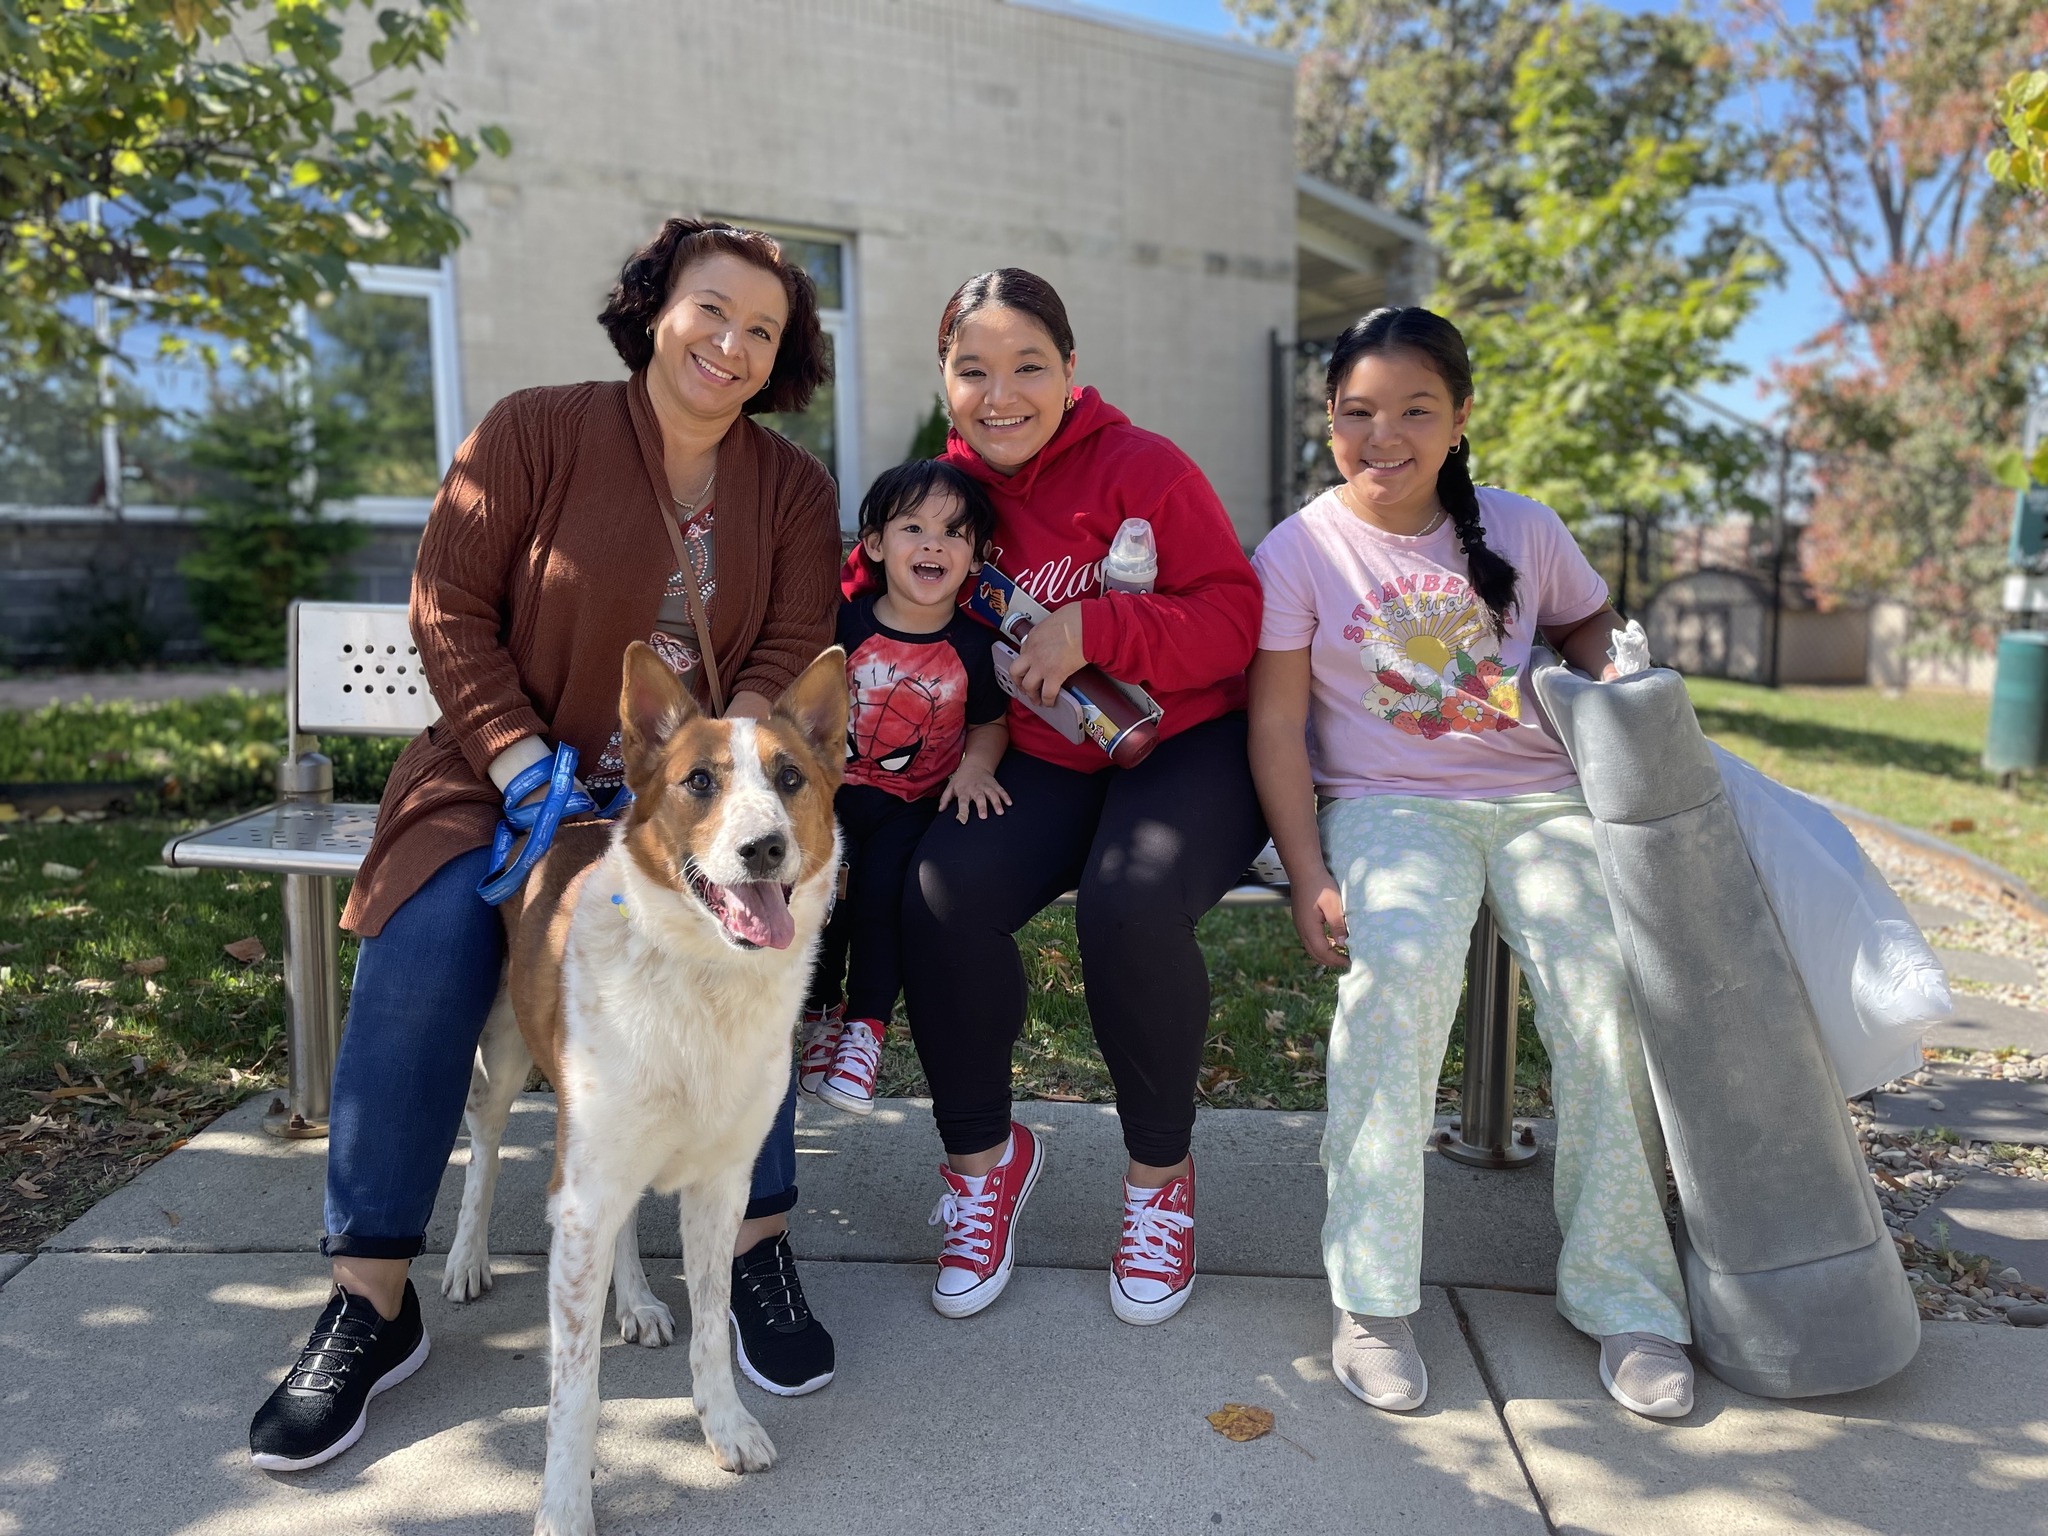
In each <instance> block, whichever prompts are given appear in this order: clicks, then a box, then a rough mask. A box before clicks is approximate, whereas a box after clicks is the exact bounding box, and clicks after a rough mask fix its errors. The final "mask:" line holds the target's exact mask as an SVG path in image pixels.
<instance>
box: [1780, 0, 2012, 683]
mask: <svg viewBox="0 0 2048 1536" xmlns="http://www.w3.org/2000/svg"><path fill="white" fill-rule="evenodd" d="M1739 14H1740V15H1742V16H1743V17H1745V18H1746V20H1747V22H1748V31H1747V33H1746V34H1745V35H1744V37H1743V38H1742V39H1741V42H1742V62H1743V63H1744V65H1745V66H1746V68H1747V70H1748V72H1749V74H1750V75H1751V76H1752V78H1754V79H1755V80H1757V81H1758V82H1759V83H1760V84H1762V85H1765V86H1767V87H1769V88H1771V89H1772V90H1773V91H1774V92H1775V93H1776V95H1777V97H1778V99H1779V100H1780V101H1781V102H1782V103H1783V106H1782V109H1781V110H1780V111H1779V112H1778V113H1777V114H1776V115H1775V121H1774V123H1773V125H1772V127H1771V129H1770V131H1769V132H1768V134H1767V135H1766V136H1765V142H1764V149H1765V172H1766V177H1767V179H1768V181H1769V183H1770V185H1771V187H1772V189H1773V192H1774V195H1775V197H1776V199H1777V204H1778V210H1779V214H1780V222H1781V223H1782V225H1783V227H1784V232H1785V234H1786V237H1787V238H1788V239H1790V240H1793V241H1795V242H1797V243H1798V244H1799V245H1800V246H1801V247H1802V248H1803V249H1804V250H1805V251H1806V253H1807V254H1808V255H1809V256H1810V257H1811V258H1812V259H1813V262H1814V264H1815V266H1816V267H1817V268H1818V269H1819V271H1820V273H1821V276H1822V279H1823V281H1824V282H1825V283H1826V284H1827V286H1828V289H1829V291H1830V292H1831V293H1832V294H1833V296H1834V298H1835V300H1836V302H1837V304H1838V306H1839V314H1838V317H1837V319H1836V321H1835V323H1834V324H1833V325H1831V326H1829V327H1827V328H1826V329H1825V330H1823V331H1822V332H1821V333H1820V334H1819V335H1817V336H1815V337H1813V338H1812V339H1811V340H1809V341H1808V342H1807V343H1806V345H1805V347H1804V348H1803V349H1802V352H1801V355H1800V356H1798V357H1796V358H1794V359H1791V360H1790V361H1788V362H1786V363H1785V364H1783V365H1781V366H1780V368H1779V370H1778V372H1779V383H1780V384H1781V386H1782V387H1783V388H1784V389H1785V390H1786V393H1787V395H1788V397H1789V404H1790V425H1791V435H1792V437H1793V439H1794V440H1795V441H1796V442H1797V443H1798V444H1799V445H1800V446H1801V447H1802V448H1805V449H1808V450H1810V451H1812V452H1813V453H1814V455H1815V458H1814V468H1813V472H1812V477H1811V480H1812V497H1811V502H1810V506H1809V510H1808V519H1809V523H1808V531H1807V534H1806V536H1805V538H1804V539H1803V540H1802V542H1801V560H1802V564H1803V566H1804V574H1805V575H1806V576H1807V577H1808V578H1809V579H1811V580H1812V581H1813V582H1814V584H1815V586H1816V587H1817V588H1818V589H1819V590H1820V591H1821V592H1822V593H1823V594H1826V595H1828V596H1831V597H1834V598H1840V599H1862V598H1874V597H1898V598H1902V599H1904V600H1905V601H1906V602H1907V604H1908V611H1909V613H1910V615H1911V620H1912V632H1913V636H1914V638H1915V640H1916V642H1917V643H1918V644H1920V645H1921V646H1923V647H1925V648H1927V649H1933V650H1943V651H1955V650H1959V649H1964V648H1970V647H1978V648H1981V647H1982V646H1984V645H1986V644H1988V643H1989V641H1990V638H1991V636H1992V635H1993V634H1994V633H1995V632H1996V630H1997V629H1998V627H1999V624H2000V622H2001V620H2000V614H1999V611H1998V602H1999V597H1998V583H1997V578H1998V575H1999V573H2000V572H2001V571H2002V570H2003V568H2004V563H2005V536H2006V528H2007V525H2008V522H2009V519H2010V509H2011V493H2010V491H2009V490H2008V489H2006V488H2005V487H2004V486H2002V485H2001V484H2000V483H1999V480H2000V476H2001V475H2002V474H2003V475H2006V476H2010V475H2011V474H2012V472H2013V470H2014V468H2015V466H2014V465H2013V463H2012V462H2011V461H2012V460H2014V459H2016V458H2017V457H2018V455H2017V453H2016V452H2015V451H2014V450H2013V449H2012V447H2011V444H2012V443H2013V442H2014V440H2015V439H2016V438H2017V436H2018V433H2019V424H2020V417H2021V413H2022V410H2023V407H2024V404H2025V400H2026V393H2027V380H2028V376H2029V374H2030V373H2032V371H2033V370H2034V369H2035V367H2036V366H2037V362H2038V360H2039V358H2040V357H2041V355H2042V351H2043V348H2044V346H2048V242H2044V234H2048V231H2044V230H2043V229H2042V228H2041V223H2040V221H2039V220H2038V219H2037V218H2034V217H2031V216H2030V215H2029V213H2028V211H2027V209H2026V207H2025V203H2024V199H2023V196H2022V194H2020V193H2018V192H2016V191H2015V190H2014V189H2011V188H2008V187H2001V186H1999V185H1997V184H1996V183H1995V182H1994V181H1993V179H1992V177H1991V175H1990V174H1989V171H1990V169H1991V167H1990V166H1989V165H1987V161H1988V160H1989V156H1988V154H1987V151H1988V150H1990V149H1991V147H1992V132H1993V124H1992V122H1991V120H1990V119H1989V117H1988V116H1987V114H1986V113H1985V111H1984V103H1985V102H1986V101H1987V100H1989V99H1991V98H1992V96H1993V93H1994V91H1995V90H1996V88H1997V86H1998V83H1999V82H2001V81H2005V80H2007V79H2008V78H2010V76H2011V75H2012V73H2013V71H2014V70H2015V68H2017V67H2020V66H2024V65H2026V64H2028V63H2030V62H2033V63H2038V61H2039V59H2040V57H2041V54H2042V51H2043V49H2044V48H2048V19H2044V18H2043V16H2042V15H2041V13H2040V9H2039V5H2038V0H1814V3H1813V5H1812V7H1811V10H1810V12H1809V13H1807V14H1805V15H1803V16H1796V17H1795V16H1794V15H1792V14H1791V13H1790V12H1789V11H1788V10H1787V9H1786V8H1785V7H1784V6H1783V4H1782V3H1781V0H1742V4H1741V5H1740V7H1739Z"/></svg>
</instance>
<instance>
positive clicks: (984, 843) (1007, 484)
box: [903, 267, 1266, 1323]
mask: <svg viewBox="0 0 2048 1536" xmlns="http://www.w3.org/2000/svg"><path fill="white" fill-rule="evenodd" d="M939 362H940V366H941V368H942V369H943V372H944V378H945V387H946V404H947V409H948V411H949V413H950V414H951V416H952V420H953V431H952V433H951V435H950V436H949V437H948V439H947V442H946V452H945V458H946V460H947V461H948V462H949V463H952V464H955V465H957V466H958V467H959V468H960V469H962V470H964V471H965V472H966V473H968V474H970V475H972V476H973V477H974V478H975V479H977V480H979V481H981V482H982V483H983V484H985V485H986V486H987V487H988V490H989V494H990V496H991V497H992V498H993V499H994V501H995V504H996V512H997V522H996V535H995V547H994V551H993V554H992V559H993V561H994V563H995V565H996V566H997V568H998V569H1000V570H1002V571H1003V572H1005V573H1006V574H1008V575H1009V576H1011V577H1013V578H1014V579H1015V580H1016V582H1017V583H1018V585H1020V586H1022V587H1023V588H1025V589H1026V590H1027V591H1029V592H1030V593H1031V594H1032V596H1034V597H1036V598H1037V599H1038V600H1039V601H1040V602H1041V603H1043V604H1044V605H1045V606H1046V607H1047V608H1050V609H1052V610H1053V616H1052V618H1051V619H1050V620H1048V621H1047V622H1046V623H1044V624H1043V625H1041V626H1040V627H1039V628H1038V629H1037V630H1036V631H1035V632H1034V633H1033V634H1032V635H1031V636H1030V638H1029V639H1027V640H1026V641H1025V642H1024V646H1023V651H1022V655H1021V656H1020V657H1019V659H1018V662H1017V665H1016V667H1015V669H1014V674H1013V680H1014V681H1015V682H1016V683H1017V684H1018V685H1019V687H1020V688H1022V689H1028V690H1032V691H1035V692H1036V693H1037V694H1038V695H1039V696H1040V697H1041V698H1042V700H1043V701H1044V702H1045V703H1048V704H1050V703H1051V702H1052V701H1053V699H1054V697H1055V696H1056V695H1057V693H1058V691H1059V686H1060V684H1061V683H1063V682H1064V681H1065V680H1066V679H1067V678H1068V677H1070V676H1071V675H1072V674H1073V673H1074V672H1075V671H1077V670H1078V669H1079V668H1080V667H1081V666H1083V665H1084V664H1086V663H1089V662H1092V663H1094V664H1095V665H1097V666H1099V667H1100V668H1102V670H1103V671H1105V672H1107V673H1108V674H1109V675H1110V676H1112V677H1115V678H1118V679H1121V680H1122V681H1125V682H1132V683H1138V684H1142V685H1143V686H1144V687H1145V688H1146V689H1147V690H1149V691H1150V692H1151V694H1152V696H1153V697H1154V698H1155V699H1157V700H1158V701H1159V703H1160V704H1161V705H1162V706H1163V707H1164V709H1165V717H1164V718H1163V719H1162V720H1161V721H1160V727H1159V734H1160V740H1159V744H1158V746H1157V747H1156V748H1154V750H1153V752H1152V754H1151V755H1150V756H1149V757H1147V758H1146V759H1145V760H1144V761H1143V762H1142V763H1140V764H1139V765H1138V766H1137V767H1135V768H1116V767H1112V766H1111V765H1110V760H1109V757H1108V756H1107V754H1105V753H1104V752H1103V751H1102V749H1101V748H1099V747H1097V746H1096V745H1095V744H1094V743H1093V742H1092V741H1084V742H1082V743H1080V744H1075V743H1072V742H1069V741H1068V740H1067V739H1066V738H1065V737H1063V736H1061V735H1060V734H1059V732H1057V731H1055V730H1054V729H1053V728H1052V727H1051V726H1049V725H1048V724H1047V723H1046V722H1045V721H1044V720H1042V719H1041V718H1040V717H1039V716H1037V715H1036V714H1033V713H1032V712H1031V711H1030V710H1028V709H1025V708H1024V707H1023V706H1021V705H1020V704H1017V703H1015V702H1014V701H1013V702H1012V704H1011V707H1010V715H1009V725H1010V750H1009V753H1008V755H1007V756H1005V757H1004V759H1003V762H1002V766H1001V767H1000V768H999V769H998V771H997V775H996V776H997V778H998V779H999V780H1000V782H1001V783H1002V785H1003V787H1004V789H1005V790H1007V791H1008V793H1009V796H1010V800H1011V804H1010V807H1009V809H1008V811H1007V813H1005V814H1003V815H1001V816H1000V817H994V818H989V819H986V820H979V819H978V820H969V821H966V822H960V821H956V820H954V819H953V818H952V817H941V818H940V819H939V820H938V822H937V823H935V824H934V826H933V827H932V830H931V831H930V832H929V833H927V834H926V836H925V839H924V841H923V843H922V844H921V845H920V847H919V849H918V856H917V859H916V862H915V863H914V864H913V866H912V869H911V873H910V878H909V880H908V882H907V884H906V887H905V890H904V913H903V942H904V952H905V957H906V963H905V967H904V969H905V978H904V982H905V984H904V996H905V1002H906V1004H907V1006H908V1010H909V1014H910V1028H911V1034H912V1036H913V1038H914V1039H915V1040H916V1043H917V1052H918V1056H919V1058H920V1059H921V1060H922V1061H923V1063H924V1070H925V1076H926V1078H927V1080H928V1081H929V1082H930V1084H931V1089H932V1112H933V1114H934V1116H935V1118H936V1119H937V1121H938V1126H939V1134H940V1136H941V1137H942V1139H943V1140H944V1142H945V1146H946V1161H947V1165H948V1166H946V1167H945V1168H943V1169H942V1170H941V1173H942V1175H943V1177H944V1178H945V1181H946V1190H945V1194H944V1195H943V1196H942V1198H941V1199H940V1201H939V1208H938V1210H937V1211H936V1212H935V1213H934V1216H933V1222H934V1224H935V1225H942V1226H944V1227H945V1229H946V1236H945V1243H944V1248H943V1252H942V1253H941V1256H940V1259H939V1275H938V1280H937V1282H936V1283H935V1284H934V1286H933V1288H932V1304H933V1305H934V1306H935V1307H936V1308H937V1309H938V1310H939V1311H940V1312H941V1313H943V1314H944V1315H946V1316H948V1317H966V1316H969V1315H970V1314H972V1313H975V1312H979V1311H980V1310H981V1309H982V1308H983V1307H986V1306H987V1305H988V1304H989V1303H990V1302H992V1301H994V1300H995V1299H996V1297H997V1296H998V1295H999V1294H1001V1292H1002V1289H1003V1286H1004V1285H1005V1284H1006V1283H1007V1281H1008V1280H1009V1276H1010V1268H1011V1264H1012V1260H1013V1257H1014V1253H1015V1249H1014V1244H1013V1242H1012V1237H1011V1233H1012V1230H1013V1226H1014V1223H1015V1221H1016V1218H1017V1213H1018V1210H1019V1208H1020V1207H1021V1206H1022V1205H1023V1203H1024V1199H1025V1197H1026V1196H1027V1195H1028V1194H1029V1193H1030V1191H1031V1186H1032V1184H1033V1183H1034V1182H1035V1181H1036V1179H1037V1177H1038V1174H1039V1171H1040V1170H1041V1169H1042V1168H1043V1167H1044V1163H1045V1153H1044V1149H1043V1147H1042V1146H1041V1145H1040V1144H1039V1142H1038V1141H1037V1139H1036V1138H1035V1137H1034V1136H1033V1135H1032V1134H1031V1132H1030V1130H1028V1129H1027V1128H1026V1127H1024V1126H1023V1125H1020V1124H1016V1123H1013V1122H1012V1120H1011V1119H1010V1052H1011V1048H1012V1046H1013V1045H1014V1044H1015V1043H1016V1040H1017V1036H1018V1034H1019V1033H1020V1032H1021V1031H1022V1030H1023V1027H1024V1011H1025V1001H1026V995H1025V978H1024V966H1023V963H1022V961H1021V960H1020V959H1019V958H1018V954H1017V944H1016V939H1015V937H1014V936H1015V934H1016V932H1017V930H1018V929H1019V928H1021V927H1023V926H1024V924H1025V923H1026V922H1027V921H1028V920H1029V919H1030V918H1031V916H1032V915H1033V914H1034V913H1036V912H1038V911H1039V910H1040V909H1042V908H1043V907H1045V906H1046V905H1047V904H1048V903H1049V902H1051V901H1052V900H1053V899H1054V898H1056V897H1057V896H1058V895H1059V894H1060V893H1061V892H1062V891H1066V890H1069V889H1073V888H1075V887H1078V888H1079V893H1080V898H1079V904H1078V906H1077V909H1076V912H1075V923H1076V926H1077V928H1078V929H1079V934H1080V942H1081V969H1082V976H1083V978H1084V980H1085V981H1086V984H1087V989H1088V1011H1089V1016H1090V1018H1091V1019H1092V1020H1093V1022H1094V1026H1095V1038H1096V1040H1097V1042H1098V1043H1099V1044H1100V1046H1101V1048H1102V1056H1103V1060H1104V1061H1105V1062H1106V1063H1107V1064H1108V1066H1109V1071H1110V1076H1111V1078H1112V1079H1113V1080H1114V1081H1115V1084H1116V1097H1117V1110H1118V1113H1119V1114H1120V1116H1121V1117H1122V1121H1123V1131H1124V1145H1125V1148H1126V1150H1127V1151H1128V1153H1129V1155H1130V1165H1129V1167H1128V1169H1127V1170H1126V1172H1125V1175H1124V1180H1125V1182H1124V1220H1123V1236H1122V1240H1121V1241H1120V1242H1119V1243H1118V1245H1117V1247H1116V1251H1115V1258H1114V1260H1113V1262H1112V1265H1111V1273H1110V1303H1111V1306H1112V1307H1113V1308H1114V1309H1115V1311H1116V1315H1117V1316H1118V1317H1121V1318H1122V1319H1124V1321H1126V1322H1131V1323H1156V1322H1162V1321H1164V1320H1165V1319H1166V1318H1168V1317H1171V1316H1172V1315H1173V1314H1174V1313H1175V1312H1177V1311H1179V1310H1180V1308H1181V1306H1182V1305H1183V1304H1184V1303H1185V1302H1186V1301H1187V1299H1188V1295H1189V1292H1190V1289H1191V1287H1192V1285H1193V1282H1194V1274H1195V1243H1194V1192H1195V1191H1194V1165H1193V1163H1192V1162H1191V1160H1190V1159H1189V1156H1188V1137H1189V1133H1190V1132H1191V1131H1192V1130H1193V1128H1194V1123H1195V1074H1196V1070H1197V1068H1198V1067H1199V1065H1200V1063H1201V1056H1202V1041H1203V1037H1204V1035H1205V1033H1206V1031H1207V1027H1208V1019H1209V973H1208V968H1207V967H1206V965H1204V963H1203V960H1202V953H1201V950H1200V949H1199V948H1198V947H1197V946H1196V943H1195V923H1196V922H1197V920H1198V919H1200V917H1201V916H1202V914H1203V913H1205V912H1207V911H1208V910H1209V908H1210V907H1212V906H1214V905H1215V904H1216V902H1217V900H1218V899H1219V898H1221V896H1222V895H1223V893H1224V892H1225V891H1226V890H1228V889H1229V888H1230V887H1231V885H1232V884H1233V883H1235V882H1236V880H1237V878H1238V876H1239V875H1241V874H1242V873H1243V871H1244V869H1245V866H1246V865H1247V864H1248V863H1249V862H1250V861H1251V859H1252V857H1253V855H1255V854H1256V853H1257V852H1258V850H1259V847H1260V845H1261V844H1262V843H1263V842H1264V841H1265V838H1266V829H1265V823H1264V821H1263V820H1262V819H1261V817H1260V814H1259V804H1258V797H1257V795H1256V793H1255V792H1254V790H1253V788H1252V781H1251V772H1250V769H1249V768H1248V766H1247V760H1246V751H1245V744H1246V727H1245V714H1244V708H1245V679H1244V669H1245V667H1246V665H1247V664H1248V663H1249V662H1250V660H1251V658H1252V653H1253V651H1254V649H1255V648H1256V645H1257V640H1258V633H1259V618H1260V599H1259V584H1258V580H1257V578H1256V577H1255V576H1253V574H1252V568H1251V565H1250V563H1249V562H1248V561H1247V560H1246V559H1245V556H1244V552H1243V549H1242V548H1241V547H1240V545H1239V543H1238V539H1237V534H1236V531H1235V530H1234V529H1233V528H1232V527H1231V525H1230V518H1229V515H1228V514H1227V513H1226V512H1225V511H1224V509H1223V504H1222V502H1220V501H1219V500H1218V499H1217V497H1216V492H1215V491H1214V490H1213V489H1211V487H1210V485H1209V482H1208V480H1207V479H1205V478H1204V477H1203V475H1202V472H1201V470H1200V469H1198V468H1196V467H1195V463H1194V461H1193V460H1192V459H1190V458H1189V457H1188V456H1187V455H1186V454H1185V453H1183V452H1181V450H1180V449H1178V448H1176V447H1175V446H1174V445H1173V444H1172V443H1170V442H1168V441H1167V440H1166V439H1165V438H1163V437H1160V436H1159V435H1158V434H1157V433H1153V432H1146V431H1144V430H1142V429H1140V428H1138V427H1134V426H1132V425H1131V422H1130V419H1129V418H1128V417H1126V416H1125V415H1124V414H1123V412H1121V411H1119V410H1117V409H1116V407H1114V406H1112V405H1110V404H1109V403H1108V402H1107V401H1105V400H1104V399H1103V398H1102V397H1101V395H1099V394H1098V393H1096V391H1095V390H1094V389H1092V388H1090V389H1082V390H1076V389H1075V388H1074V387H1073V379H1074V334H1073V330H1072V328H1071V327H1070V326H1069V324H1068V322H1067V313H1066V308H1065V306H1064V305H1062V304H1061V302H1060V298H1059V295H1058V294H1057V293H1055V292H1054V291H1053V289H1052V285H1051V284H1049V283H1047V282H1046V281H1045V280H1044V279H1043V278H1040V277H1035V276H1033V275H1032V274H1031V273H1029V272H1024V271H1020V270H1018V269H1017V268H1014V267H1010V268H1005V269H1003V270H1002V271H999V272H986V273H983V274H982V275H981V276H979V277H975V278H970V279H969V280H968V281H967V282H966V283H964V284H962V285H961V287H960V289H959V291H958V292H957V293H955V294H954V295H953V298H952V301H951V302H950V303H948V304H947V306H946V311H945V314H944V316H943V317H942V318H941V319H940V321H939ZM1131 517H1141V518H1144V519H1146V520H1147V521H1149V522H1150V523H1151V525H1152V530H1153V534H1154V536H1155V538H1156V540H1157V543H1158V550H1159V577H1158V581H1157V583H1156V586H1155V588H1154V590H1153V591H1151V592H1148V593H1130V592H1105V591H1104V590H1103V588H1102V584H1101V580H1100V566H1101V563H1102V558H1103V556H1104V555H1105V554H1107V553H1108V552H1109V546H1110V541H1111V540H1112V539H1113V538H1114V537H1115V536H1116V531H1117V529H1118V527H1120V526H1121V525H1122V523H1123V521H1124V519H1126V518H1131Z"/></svg>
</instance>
